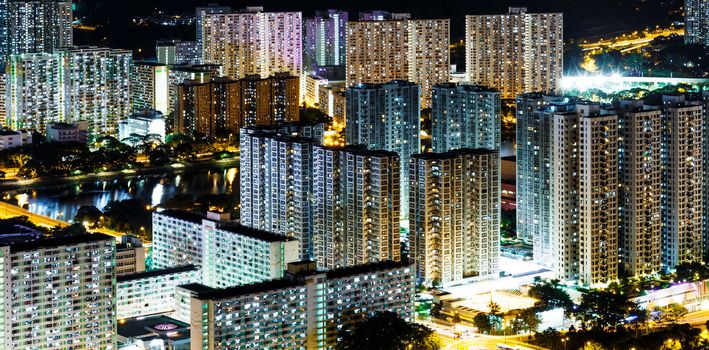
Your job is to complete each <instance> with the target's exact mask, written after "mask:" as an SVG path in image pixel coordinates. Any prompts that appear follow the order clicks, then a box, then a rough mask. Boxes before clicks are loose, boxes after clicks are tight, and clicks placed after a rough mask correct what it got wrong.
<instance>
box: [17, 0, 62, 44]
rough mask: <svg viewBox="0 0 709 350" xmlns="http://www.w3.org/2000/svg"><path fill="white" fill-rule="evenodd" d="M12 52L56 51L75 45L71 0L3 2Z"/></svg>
mask: <svg viewBox="0 0 709 350" xmlns="http://www.w3.org/2000/svg"><path fill="white" fill-rule="evenodd" d="M3 3H4V4H5V6H6V11H7V12H4V14H5V15H6V16H7V18H6V21H7V22H6V23H7V36H8V42H7V44H8V52H7V53H8V54H11V55H15V54H24V53H37V52H53V51H54V50H56V49H59V48H63V47H68V46H72V45H73V27H72V21H73V18H72V3H71V1H3Z"/></svg>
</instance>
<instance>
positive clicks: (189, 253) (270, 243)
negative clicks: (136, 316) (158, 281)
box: [153, 210, 300, 288]
mask: <svg viewBox="0 0 709 350" xmlns="http://www.w3.org/2000/svg"><path fill="white" fill-rule="evenodd" d="M299 252H300V244H299V243H298V241H295V240H292V239H289V238H287V237H283V236H279V235H275V234H272V233H269V232H265V231H260V230H256V229H252V228H249V227H244V226H241V225H236V224H234V223H232V222H229V221H228V220H227V218H226V214H221V215H220V214H216V213H208V214H207V217H206V218H205V217H203V216H201V215H198V214H194V213H190V212H184V211H176V210H165V211H162V212H155V213H153V268H154V269H165V268H169V267H175V266H181V265H185V264H192V265H195V266H197V267H199V268H200V269H201V271H202V276H201V281H202V283H204V284H206V285H208V286H212V287H215V288H223V287H228V286H235V285H242V284H249V283H255V282H260V281H266V280H270V279H274V278H281V277H283V269H284V268H285V266H286V265H285V264H287V263H289V262H293V261H296V260H298V255H299Z"/></svg>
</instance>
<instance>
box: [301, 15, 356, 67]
mask: <svg viewBox="0 0 709 350" xmlns="http://www.w3.org/2000/svg"><path fill="white" fill-rule="evenodd" d="M347 18H348V14H347V12H345V11H339V10H327V11H318V12H316V14H315V17H310V18H305V19H303V64H304V68H305V69H306V70H307V71H309V72H312V71H317V70H318V67H326V66H341V67H343V68H344V66H345V59H346V58H347V40H346V37H347Z"/></svg>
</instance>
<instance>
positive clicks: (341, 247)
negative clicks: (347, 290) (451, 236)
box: [312, 146, 401, 269]
mask: <svg viewBox="0 0 709 350" xmlns="http://www.w3.org/2000/svg"><path fill="white" fill-rule="evenodd" d="M399 166H400V161H399V157H398V155H397V154H396V153H394V152H387V151H374V150H367V149H366V148H362V147H351V146H350V147H345V148H331V147H325V146H315V147H313V174H312V181H313V204H312V206H313V258H314V260H315V261H316V262H317V264H318V267H321V268H327V269H333V268H340V267H346V266H353V265H359V264H366V263H373V262H377V261H381V260H392V261H400V260H401V239H400V229H399V215H400V209H399V208H400V206H401V202H400V196H399V190H400V189H399V184H400V180H399V178H400V176H401V174H400V170H399V169H400V168H399Z"/></svg>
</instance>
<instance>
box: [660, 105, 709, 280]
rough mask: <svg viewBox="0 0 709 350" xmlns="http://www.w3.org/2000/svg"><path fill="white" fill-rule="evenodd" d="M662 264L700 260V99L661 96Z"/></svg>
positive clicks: (701, 161) (667, 267)
mask: <svg viewBox="0 0 709 350" xmlns="http://www.w3.org/2000/svg"><path fill="white" fill-rule="evenodd" d="M662 109H663V111H662V153H661V159H662V181H661V182H662V196H661V199H662V201H661V205H662V211H661V217H662V264H663V267H664V268H665V269H674V267H675V266H677V265H678V264H681V263H683V262H695V261H702V190H701V189H702V186H703V185H702V183H703V177H702V164H703V159H702V145H703V136H704V135H703V133H702V125H703V122H702V117H703V115H704V112H703V107H702V105H701V104H700V103H689V102H686V101H684V96H682V95H679V96H663V104H662Z"/></svg>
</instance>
